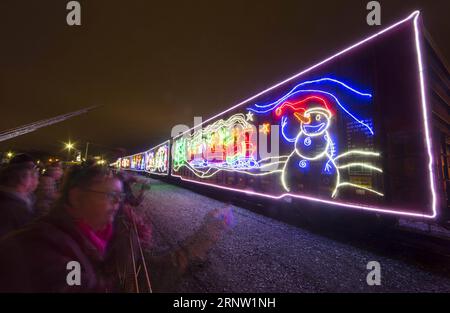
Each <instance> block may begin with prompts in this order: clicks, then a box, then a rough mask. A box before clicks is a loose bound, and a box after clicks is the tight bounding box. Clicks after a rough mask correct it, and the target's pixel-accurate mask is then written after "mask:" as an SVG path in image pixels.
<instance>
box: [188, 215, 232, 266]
mask: <svg viewBox="0 0 450 313" xmlns="http://www.w3.org/2000/svg"><path fill="white" fill-rule="evenodd" d="M233 224H234V218H233V214H232V211H231V208H230V207H229V206H227V207H225V208H223V209H214V210H211V211H209V212H208V213H207V214H206V216H205V218H204V220H203V223H202V226H201V227H200V229H199V230H198V231H197V232H196V233H195V234H194V235H193V236H192V237H191V239H190V240H188V242H187V245H186V246H185V249H186V250H187V252H188V255H189V257H190V258H191V259H197V260H204V259H205V258H206V254H207V253H208V250H210V249H211V247H212V246H213V244H214V243H216V242H217V241H218V240H219V239H220V238H221V237H222V235H223V234H224V233H225V232H226V231H227V230H229V229H230V228H231V227H232V226H233Z"/></svg>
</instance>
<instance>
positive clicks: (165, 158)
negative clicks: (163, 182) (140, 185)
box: [110, 140, 170, 176]
mask: <svg viewBox="0 0 450 313" xmlns="http://www.w3.org/2000/svg"><path fill="white" fill-rule="evenodd" d="M169 159H170V141H169V140H167V141H165V142H163V143H161V144H159V145H157V146H154V147H153V148H150V149H148V150H147V151H144V152H140V153H136V154H133V155H129V156H124V157H121V158H119V159H117V160H116V162H114V163H112V164H110V166H111V167H114V168H116V169H119V170H130V171H136V172H141V173H148V174H150V175H158V176H168V175H169V165H170V164H169Z"/></svg>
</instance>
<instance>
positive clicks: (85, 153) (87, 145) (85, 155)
mask: <svg viewBox="0 0 450 313" xmlns="http://www.w3.org/2000/svg"><path fill="white" fill-rule="evenodd" d="M88 149H89V142H86V150H85V151H84V160H85V161H87V159H88V158H87V156H88Z"/></svg>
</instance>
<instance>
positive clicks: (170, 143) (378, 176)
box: [110, 11, 450, 224]
mask: <svg viewBox="0 0 450 313" xmlns="http://www.w3.org/2000/svg"><path fill="white" fill-rule="evenodd" d="M449 77H450V76H449V71H448V66H447V64H446V63H445V60H444V58H443V57H442V55H440V54H439V51H438V49H437V48H436V45H435V44H434V43H433V41H432V39H431V36H430V35H429V34H428V33H427V32H426V30H425V28H424V27H423V24H422V19H421V13H420V12H419V11H415V12H413V13H411V14H410V15H409V16H407V17H406V18H404V19H402V20H400V21H398V22H396V23H394V24H392V25H390V26H388V27H386V28H384V29H383V30H381V31H378V32H376V33H375V34H372V35H370V36H368V37H366V38H364V39H362V40H360V41H358V42H356V43H353V44H352V45H350V46H348V47H347V48H345V49H343V50H341V51H339V52H337V53H335V54H333V55H331V56H329V57H328V58H326V59H324V60H322V61H320V62H318V63H316V64H314V65H312V66H310V67H308V68H306V69H304V70H303V71H301V72H299V73H296V74H295V75H292V76H291V77H289V78H287V79H285V80H283V81H281V82H278V83H276V84H275V85H273V86H271V87H269V88H267V89H265V90H263V91H261V92H259V93H258V94H256V95H254V96H251V97H249V98H248V99H246V100H244V101H242V102H240V103H238V104H236V105H234V106H232V107H230V108H228V109H227V110H225V111H223V112H220V113H218V114H216V115H214V116H212V117H210V118H208V119H206V120H205V121H203V122H202V123H201V124H199V125H195V126H194V127H192V128H190V129H188V130H186V131H183V132H180V133H178V134H176V135H174V136H173V137H171V138H170V139H168V140H166V141H164V142H162V143H160V144H158V145H156V146H154V147H152V148H150V149H148V150H146V151H143V152H140V153H136V154H133V155H129V156H123V157H121V158H118V159H117V160H116V161H115V162H114V163H112V164H110V165H111V166H113V167H115V168H117V169H123V170H131V171H136V172H140V173H147V174H148V175H150V176H154V177H157V178H164V179H167V180H170V181H171V182H175V183H176V182H183V184H187V185H192V186H197V188H200V189H201V188H208V189H212V190H216V191H220V192H221V193H222V192H223V193H229V194H234V195H237V196H238V197H239V196H242V197H246V198H247V199H254V201H263V200H264V199H267V200H270V201H275V203H276V202H277V201H278V202H280V203H282V202H283V203H286V202H287V203H291V205H292V206H299V203H302V204H304V205H307V204H308V203H309V204H312V205H315V207H317V208H318V210H320V207H322V206H323V207H328V208H331V209H332V210H349V212H356V211H362V212H367V213H369V214H376V215H377V216H379V215H383V216H384V215H386V216H393V217H408V218H412V219H417V220H426V221H440V222H442V223H444V224H445V223H448V221H449V220H450V213H449V212H450V210H449V201H448V199H449V196H448V195H449V167H448V150H449V142H450V141H449V96H450V93H449V88H448V86H449V85H450V84H449V83H450V81H449ZM292 200H296V201H292ZM297 200H298V201H297Z"/></svg>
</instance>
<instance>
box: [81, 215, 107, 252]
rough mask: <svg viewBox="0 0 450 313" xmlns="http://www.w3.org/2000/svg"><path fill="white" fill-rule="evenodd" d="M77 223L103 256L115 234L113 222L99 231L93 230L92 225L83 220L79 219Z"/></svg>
mask: <svg viewBox="0 0 450 313" xmlns="http://www.w3.org/2000/svg"><path fill="white" fill-rule="evenodd" d="M76 225H77V226H78V229H80V230H81V232H82V233H83V234H84V235H85V236H86V237H87V238H88V239H89V241H90V242H91V243H92V244H93V245H94V246H95V247H96V248H97V250H98V251H99V252H100V253H101V255H102V256H103V255H104V254H105V251H106V246H107V245H108V242H109V240H110V239H111V237H112V234H113V227H112V224H111V223H110V224H108V225H107V226H106V227H105V228H104V229H101V230H98V231H95V230H93V229H92V227H91V226H89V225H88V224H87V223H86V222H84V221H82V220H79V221H77V222H76Z"/></svg>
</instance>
